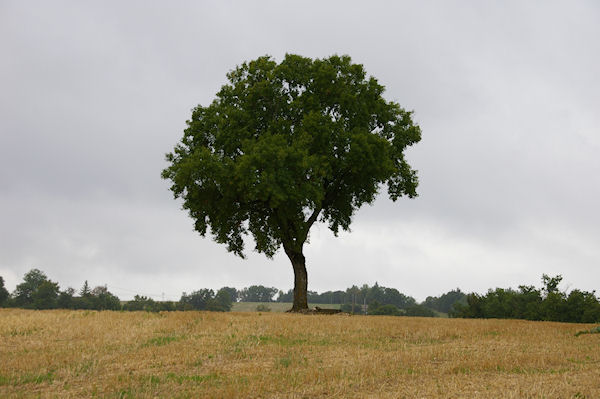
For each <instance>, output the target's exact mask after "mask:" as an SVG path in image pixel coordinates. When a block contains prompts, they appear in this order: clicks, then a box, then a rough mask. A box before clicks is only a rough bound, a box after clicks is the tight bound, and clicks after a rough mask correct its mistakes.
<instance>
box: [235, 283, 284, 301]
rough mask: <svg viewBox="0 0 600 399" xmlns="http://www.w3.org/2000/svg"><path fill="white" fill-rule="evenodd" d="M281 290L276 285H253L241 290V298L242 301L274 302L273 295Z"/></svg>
mask: <svg viewBox="0 0 600 399" xmlns="http://www.w3.org/2000/svg"><path fill="white" fill-rule="evenodd" d="M278 292H279V290H278V289H277V288H275V287H270V288H269V287H265V286H263V285H251V286H250V287H246V288H244V289H243V290H241V291H239V293H238V294H239V298H240V301H242V302H273V297H274V296H275V294H277V293H278Z"/></svg>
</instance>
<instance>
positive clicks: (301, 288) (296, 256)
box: [283, 245, 308, 312]
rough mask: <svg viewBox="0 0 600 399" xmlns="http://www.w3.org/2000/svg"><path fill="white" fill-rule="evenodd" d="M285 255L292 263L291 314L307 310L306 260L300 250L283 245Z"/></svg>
mask: <svg viewBox="0 0 600 399" xmlns="http://www.w3.org/2000/svg"><path fill="white" fill-rule="evenodd" d="M283 248H284V249H285V253H286V254H287V256H288V258H290V261H291V262H292V267H293V268H294V304H293V305H292V309H291V311H292V312H300V311H302V310H308V298H307V290H308V275H307V273H306V259H305V258H304V255H303V254H302V248H300V249H299V250H294V249H291V248H289V247H288V246H287V245H284V246H283Z"/></svg>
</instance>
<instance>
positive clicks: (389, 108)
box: [162, 54, 421, 311]
mask: <svg viewBox="0 0 600 399" xmlns="http://www.w3.org/2000/svg"><path fill="white" fill-rule="evenodd" d="M227 78H228V80H229V83H228V84H226V85H224V86H223V87H222V88H221V90H220V91H219V92H218V93H217V98H216V99H215V100H214V101H213V102H212V103H211V104H210V105H209V106H205V107H203V106H200V105H199V106H197V107H196V108H195V109H194V110H193V112H192V117H191V118H190V120H189V121H187V129H185V131H184V136H183V138H182V140H181V142H180V143H179V144H178V145H177V146H176V147H175V149H174V151H173V152H172V153H170V154H167V161H168V162H169V167H168V168H166V169H165V170H163V172H162V177H163V178H164V179H168V180H170V181H171V182H172V186H171V190H172V191H173V193H174V195H175V197H178V198H181V199H183V207H184V209H186V210H188V211H189V215H190V216H191V217H192V218H193V219H194V222H195V228H196V230H197V231H198V232H199V233H200V234H201V235H202V236H205V235H206V234H207V232H208V231H209V229H210V232H211V233H212V235H213V236H214V239H215V241H216V242H218V243H221V244H226V245H227V249H228V250H229V251H231V252H233V253H234V254H236V255H239V256H241V257H243V256H244V255H243V254H244V252H243V251H244V239H243V237H244V236H245V235H248V234H251V235H252V236H253V237H254V241H255V250H256V251H258V252H261V253H264V254H265V255H266V256H267V257H269V258H271V257H273V255H274V254H275V253H276V252H277V250H278V249H279V248H280V247H283V249H284V251H285V253H286V255H287V256H288V257H289V259H290V261H291V264H292V268H293V271H294V302H293V306H292V310H293V311H301V310H304V309H307V308H308V299H307V290H308V288H307V284H308V277H307V272H306V265H305V257H304V253H303V251H304V250H303V248H304V244H305V243H306V241H307V239H308V237H309V231H310V229H311V227H312V226H313V224H314V223H315V222H317V221H319V220H320V221H322V222H325V223H328V225H329V228H330V229H331V230H332V231H333V232H334V234H336V235H337V234H338V232H339V230H340V229H342V230H349V228H350V224H351V221H352V216H353V215H354V213H355V212H356V210H358V209H359V208H360V207H361V206H362V205H363V204H371V203H373V201H374V200H375V198H376V195H377V193H378V192H379V190H380V188H381V186H382V185H383V184H387V188H388V190H387V191H388V194H389V196H390V198H391V199H392V200H393V201H396V200H397V199H398V198H400V197H402V196H408V197H411V198H412V197H415V196H416V195H417V193H416V187H417V175H416V171H414V170H412V169H411V167H410V165H409V164H408V162H407V161H406V158H405V156H404V151H405V149H406V148H407V147H409V146H411V145H413V144H415V143H417V142H418V141H419V140H420V139H421V132H420V129H419V127H418V126H417V125H416V124H415V123H413V121H412V115H411V112H408V111H406V110H404V109H402V108H401V107H400V105H398V104H397V103H395V102H389V101H386V100H385V99H384V98H383V96H382V95H383V92H384V87H383V86H382V85H380V84H379V83H378V82H377V80H376V79H375V78H373V77H367V75H366V72H365V70H364V68H363V66H362V65H360V64H353V63H352V62H351V59H350V57H348V56H342V57H339V56H332V57H329V58H324V59H315V60H313V59H310V58H305V57H301V56H298V55H291V54H288V55H286V56H285V59H284V60H283V61H282V62H281V63H280V64H277V63H276V62H275V61H273V60H272V59H271V58H270V57H260V58H258V59H256V60H254V61H251V62H249V63H244V64H242V65H241V66H239V67H238V68H236V69H234V70H233V71H231V72H230V73H229V74H228V75H227Z"/></svg>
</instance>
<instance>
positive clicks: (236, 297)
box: [219, 287, 239, 302]
mask: <svg viewBox="0 0 600 399" xmlns="http://www.w3.org/2000/svg"><path fill="white" fill-rule="evenodd" d="M221 290H224V291H227V293H229V298H231V301H232V302H237V301H238V300H239V293H238V290H237V289H236V288H233V287H223V288H221V289H220V290H219V291H221Z"/></svg>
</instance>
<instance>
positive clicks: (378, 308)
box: [368, 301, 402, 316]
mask: <svg viewBox="0 0 600 399" xmlns="http://www.w3.org/2000/svg"><path fill="white" fill-rule="evenodd" d="M368 314H369V315H373V316H374V315H386V316H401V315H402V312H401V311H400V309H398V307H397V306H396V305H391V304H387V305H381V304H380V303H379V302H377V301H373V302H371V303H370V304H369V310H368Z"/></svg>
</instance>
